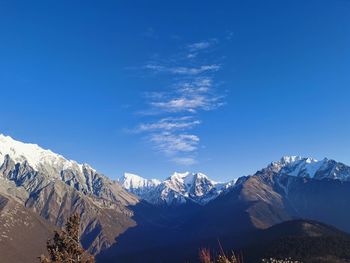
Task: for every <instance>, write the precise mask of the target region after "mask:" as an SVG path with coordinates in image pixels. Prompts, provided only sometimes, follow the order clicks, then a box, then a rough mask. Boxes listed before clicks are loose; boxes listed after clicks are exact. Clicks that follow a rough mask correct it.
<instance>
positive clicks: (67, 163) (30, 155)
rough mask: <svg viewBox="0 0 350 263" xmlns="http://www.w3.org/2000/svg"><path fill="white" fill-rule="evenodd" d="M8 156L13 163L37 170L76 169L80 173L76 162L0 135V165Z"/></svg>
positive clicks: (80, 168) (35, 145) (34, 145)
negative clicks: (47, 166)
mask: <svg viewBox="0 0 350 263" xmlns="http://www.w3.org/2000/svg"><path fill="white" fill-rule="evenodd" d="M6 155H8V156H9V157H10V158H11V159H12V160H14V161H15V162H19V163H22V162H24V161H27V162H28V164H29V165H30V166H31V167H32V168H34V169H36V170H38V169H40V167H42V166H44V165H49V166H55V167H57V168H59V169H61V170H64V169H68V168H77V169H79V170H80V171H82V167H83V165H82V164H78V163H77V162H76V161H72V160H67V159H65V158H64V157H63V156H61V155H59V154H56V153H53V152H52V151H51V150H45V149H43V148H41V147H40V146H38V145H37V144H32V143H23V142H20V141H17V140H14V139H12V138H11V137H10V136H5V135H3V134H0V164H2V163H3V162H4V160H5V157H6Z"/></svg>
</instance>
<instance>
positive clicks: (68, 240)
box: [40, 214, 95, 263]
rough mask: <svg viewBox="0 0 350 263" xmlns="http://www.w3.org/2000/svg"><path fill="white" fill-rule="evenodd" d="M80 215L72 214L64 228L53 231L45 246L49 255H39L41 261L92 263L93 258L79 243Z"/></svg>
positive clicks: (50, 262)
mask: <svg viewBox="0 0 350 263" xmlns="http://www.w3.org/2000/svg"><path fill="white" fill-rule="evenodd" d="M79 226H80V216H79V215H78V214H74V215H72V216H71V217H70V218H69V219H68V220H67V223H66V225H65V229H64V230H61V231H55V234H54V237H53V239H52V240H48V241H47V244H46V248H47V251H48V254H49V256H48V257H46V256H44V255H41V257H40V262H41V263H94V262H95V259H94V257H93V256H91V255H90V254H89V253H87V252H86V251H85V250H84V249H83V248H82V246H81V244H80V231H79Z"/></svg>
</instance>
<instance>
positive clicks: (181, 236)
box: [0, 135, 350, 263]
mask: <svg viewBox="0 0 350 263" xmlns="http://www.w3.org/2000/svg"><path fill="white" fill-rule="evenodd" d="M348 200H350V167H349V166H347V165H345V164H343V163H340V162H336V161H334V160H330V159H326V158H325V159H323V160H321V161H317V160H315V159H312V158H302V157H296V156H286V157H283V158H281V159H280V160H279V161H275V162H272V163H270V164H269V165H268V166H267V167H266V168H263V169H261V170H259V171H257V172H256V173H255V174H253V175H249V176H242V177H240V178H237V179H234V178H232V181H230V182H227V183H221V182H220V183H218V182H215V181H213V180H211V179H209V177H208V176H206V175H204V174H203V173H190V172H185V173H174V174H173V175H171V176H170V177H168V178H167V179H165V180H164V181H160V180H157V179H151V180H150V179H145V178H142V177H140V176H137V175H134V174H130V173H125V174H124V176H122V177H121V178H119V179H118V180H117V181H113V180H111V179H109V178H108V177H106V176H104V175H103V174H101V173H99V172H97V171H96V170H95V169H93V168H92V167H91V166H89V165H88V164H79V163H78V162H75V161H72V160H67V159H66V158H64V157H63V156H61V155H59V154H56V153H53V152H52V151H50V150H44V149H42V148H41V147H39V146H38V145H35V144H28V143H22V142H20V141H16V140H14V139H12V138H11V137H9V136H4V135H0V222H1V224H0V252H1V255H2V258H3V260H4V261H5V262H9V263H12V262H24V263H26V262H28V263H29V262H35V258H36V257H37V256H38V255H40V253H44V252H45V243H46V239H47V238H48V237H50V236H51V235H52V231H53V230H54V229H57V228H60V227H62V226H63V225H64V222H65V220H66V219H67V217H68V216H69V215H71V214H72V213H79V214H80V215H81V218H82V224H81V233H82V234H81V240H82V244H83V246H84V247H85V248H86V249H88V250H89V251H90V252H91V253H92V254H94V255H96V256H97V261H98V262H115V261H116V260H119V261H120V262H153V263H154V262H164V261H166V262H184V261H185V260H187V259H189V260H190V259H193V260H194V259H195V258H196V254H197V251H198V248H199V247H202V246H216V245H217V240H218V239H220V241H221V243H222V246H223V247H224V248H227V249H233V248H242V247H245V246H248V245H249V243H250V242H252V239H254V237H255V236H256V235H257V233H258V232H259V231H261V230H262V229H268V228H270V227H272V226H274V225H276V224H280V223H282V222H285V221H289V220H295V219H307V220H316V221H320V222H323V223H326V224H329V225H333V226H336V227H337V228H339V229H340V230H343V231H347V232H349V231H350V224H349V222H350V209H349V208H350V204H349V202H348ZM18 233H21V238H19V235H18ZM33 238H35V240H36V242H30V240H32V239H33ZM169 253H170V254H171V255H174V256H173V257H172V258H171V259H169ZM194 262H195V261H194Z"/></svg>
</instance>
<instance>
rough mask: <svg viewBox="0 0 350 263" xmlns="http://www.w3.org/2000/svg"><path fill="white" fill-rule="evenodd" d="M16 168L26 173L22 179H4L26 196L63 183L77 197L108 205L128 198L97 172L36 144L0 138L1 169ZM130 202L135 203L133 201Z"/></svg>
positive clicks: (3, 136)
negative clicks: (106, 202)
mask: <svg viewBox="0 0 350 263" xmlns="http://www.w3.org/2000/svg"><path fill="white" fill-rule="evenodd" d="M16 165H20V167H21V169H18V170H19V171H21V172H23V171H27V172H26V173H24V175H19V173H16V174H8V175H6V177H5V179H9V180H11V181H15V182H16V185H17V186H22V187H23V188H25V189H26V191H28V192H29V193H31V192H33V191H36V190H37V189H43V188H44V187H45V186H47V185H50V184H53V183H58V184H59V183H60V182H62V183H64V184H65V185H68V186H70V187H72V188H74V189H75V190H77V191H79V192H80V193H83V194H86V195H94V196H96V197H99V198H102V199H103V200H109V201H111V202H114V201H116V200H118V201H121V202H124V201H125V200H124V199H123V198H124V197H121V195H120V193H122V195H125V196H129V195H130V194H129V193H127V192H126V191H125V190H124V189H123V188H122V187H121V186H120V185H119V184H117V183H115V182H113V181H112V180H110V179H109V178H107V177H106V176H104V175H102V174H100V173H98V172H96V170H95V169H93V168H91V166H90V165H88V164H79V163H77V162H76V161H73V160H67V159H65V158H64V157H63V156H62V155H59V154H56V153H54V152H52V151H50V150H45V149H43V148H41V147H40V146H38V145H37V144H31V143H23V142H20V141H17V140H14V139H12V138H11V137H10V136H5V135H3V134H0V168H1V169H2V170H3V171H8V170H10V169H11V168H13V167H15V166H16ZM33 174H35V176H33ZM102 199H101V200H102ZM132 199H135V200H137V199H136V198H134V197H132Z"/></svg>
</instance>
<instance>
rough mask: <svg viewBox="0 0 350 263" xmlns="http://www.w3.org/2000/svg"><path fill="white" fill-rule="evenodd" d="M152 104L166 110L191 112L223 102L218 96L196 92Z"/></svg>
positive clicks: (209, 108) (213, 106) (206, 108)
mask: <svg viewBox="0 0 350 263" xmlns="http://www.w3.org/2000/svg"><path fill="white" fill-rule="evenodd" d="M151 105H152V106H153V107H155V108H158V109H159V110H162V111H166V112H191V113H195V112H197V111H198V110H206V111H208V110H211V109H214V108H216V107H218V106H220V105H221V104H220V103H218V98H210V97H208V96H205V95H200V94H195V95H192V96H189V97H177V98H173V99H171V100H168V101H162V102H152V103H151Z"/></svg>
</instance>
